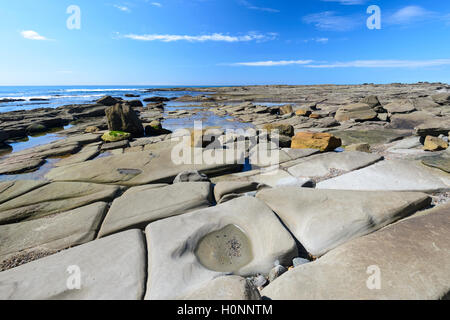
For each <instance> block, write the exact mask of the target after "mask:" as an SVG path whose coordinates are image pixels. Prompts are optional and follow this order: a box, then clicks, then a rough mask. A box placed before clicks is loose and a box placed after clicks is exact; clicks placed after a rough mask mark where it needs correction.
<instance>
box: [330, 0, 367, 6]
mask: <svg viewBox="0 0 450 320" xmlns="http://www.w3.org/2000/svg"><path fill="white" fill-rule="evenodd" d="M321 1H324V2H339V3H340V4H343V5H345V6H348V5H355V4H364V3H365V2H366V1H367V0H321Z"/></svg>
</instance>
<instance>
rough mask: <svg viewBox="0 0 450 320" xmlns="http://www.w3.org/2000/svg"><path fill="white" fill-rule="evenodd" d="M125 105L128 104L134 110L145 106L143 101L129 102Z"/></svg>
mask: <svg viewBox="0 0 450 320" xmlns="http://www.w3.org/2000/svg"><path fill="white" fill-rule="evenodd" d="M125 103H126V104H128V105H129V106H130V107H132V108H139V107H143V106H144V105H143V104H142V102H141V100H129V101H125Z"/></svg>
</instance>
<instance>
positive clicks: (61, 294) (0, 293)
mask: <svg viewBox="0 0 450 320" xmlns="http://www.w3.org/2000/svg"><path fill="white" fill-rule="evenodd" d="M145 259H146V251H145V243H144V237H143V234H142V231H140V230H129V231H126V232H122V233H119V234H115V235H112V236H110V237H107V238H103V239H100V240H95V241H91V242H89V243H86V244H83V245H80V246H78V247H75V248H71V249H68V250H65V251H62V252H59V253H57V254H54V255H52V256H49V257H45V258H42V259H39V260H37V261H33V262H30V263H27V264H24V265H22V266H19V267H17V268H14V269H10V270H7V271H4V272H0V299H1V300H138V299H142V296H143V295H144V291H145V278H146V272H145V266H146V263H145ZM77 267H78V268H79V269H77ZM77 271H79V275H80V276H81V288H80V290H76V289H69V288H68V286H67V284H73V282H74V281H72V279H74V277H76V275H77Z"/></svg>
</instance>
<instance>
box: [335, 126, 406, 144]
mask: <svg viewBox="0 0 450 320" xmlns="http://www.w3.org/2000/svg"><path fill="white" fill-rule="evenodd" d="M332 133H333V135H335V136H336V137H338V138H340V139H341V140H342V145H344V146H348V145H350V144H355V143H368V144H370V145H374V144H379V143H389V142H392V141H394V140H398V139H401V138H402V137H404V136H406V135H410V133H405V132H401V131H398V130H366V131H362V130H343V131H341V130H340V131H333V132H332Z"/></svg>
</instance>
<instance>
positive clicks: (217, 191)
mask: <svg viewBox="0 0 450 320" xmlns="http://www.w3.org/2000/svg"><path fill="white" fill-rule="evenodd" d="M258 186H260V183H258V182H252V181H220V182H218V183H217V184H216V185H215V186H214V198H215V199H216V201H217V202H219V201H220V199H222V197H223V196H225V195H227V194H234V193H238V194H239V193H245V192H249V191H255V190H257V189H258Z"/></svg>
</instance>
